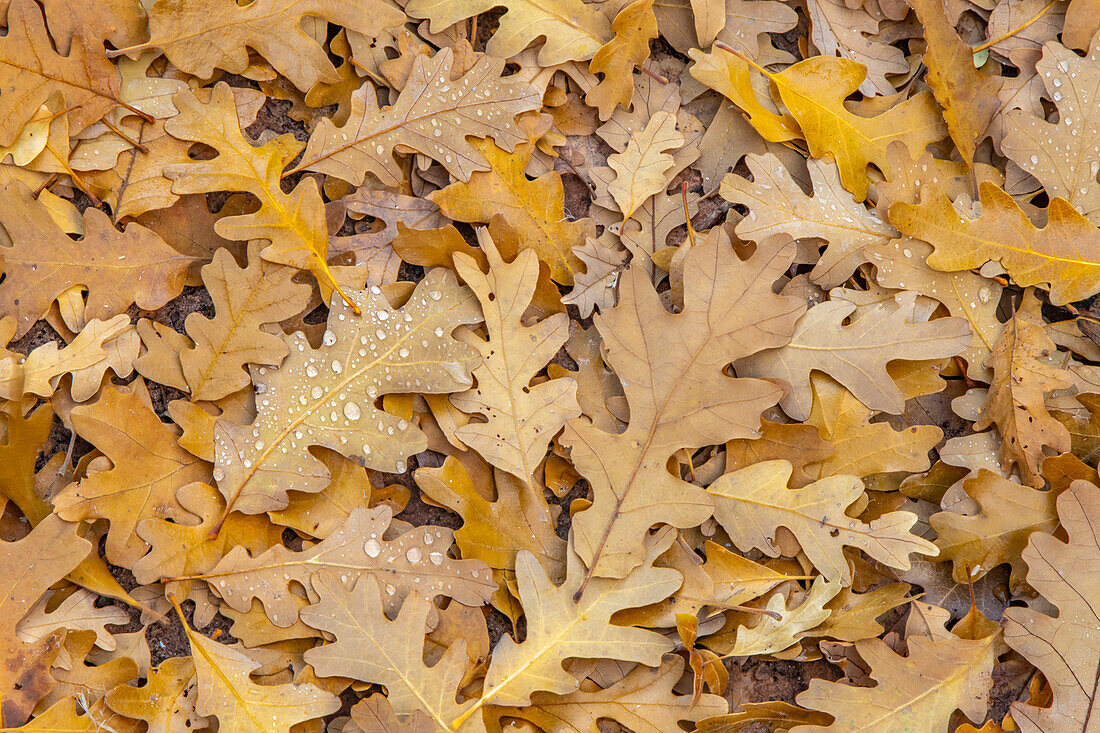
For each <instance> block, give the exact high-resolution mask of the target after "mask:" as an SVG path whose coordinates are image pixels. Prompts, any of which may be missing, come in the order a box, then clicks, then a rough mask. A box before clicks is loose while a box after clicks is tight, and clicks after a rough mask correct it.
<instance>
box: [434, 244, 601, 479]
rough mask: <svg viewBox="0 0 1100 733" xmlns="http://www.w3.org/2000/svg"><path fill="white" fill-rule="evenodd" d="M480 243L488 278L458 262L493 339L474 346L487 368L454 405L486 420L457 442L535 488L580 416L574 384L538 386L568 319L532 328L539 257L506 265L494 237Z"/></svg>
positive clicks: (471, 263)
mask: <svg viewBox="0 0 1100 733" xmlns="http://www.w3.org/2000/svg"><path fill="white" fill-rule="evenodd" d="M478 240H479V242H480V244H481V250H482V252H484V254H485V257H486V258H487V260H488V265H489V266H488V273H483V272H482V270H481V268H480V267H478V264H477V262H476V261H475V260H474V259H473V258H472V257H469V256H468V255H464V254H456V255H455V256H454V258H455V259H454V262H455V271H456V272H457V273H458V275H459V277H461V278H462V279H463V281H465V283H466V285H467V286H468V287H469V288H470V289H471V290H473V291H474V295H476V296H477V299H478V300H479V301H480V302H481V311H482V314H483V315H484V318H485V327H486V330H487V331H488V335H489V338H488V339H487V340H485V341H482V340H480V339H477V340H476V341H473V345H474V348H476V349H477V350H478V351H479V352H480V354H481V364H480V365H478V366H477V367H475V368H474V369H473V377H474V379H475V380H476V382H475V385H474V386H473V387H471V388H470V389H469V390H467V391H465V392H458V393H456V394H452V395H451V403H452V404H454V406H455V407H457V408H458V409H460V410H462V411H463V412H466V413H470V414H475V415H480V416H482V417H483V418H484V421H483V422H470V423H467V424H466V425H463V426H461V427H459V428H458V429H457V430H456V431H455V435H456V436H457V437H458V438H459V440H461V441H462V442H463V443H465V444H466V445H467V446H469V447H470V448H472V449H474V450H475V451H477V452H478V453H480V454H481V456H482V457H483V458H484V459H485V460H486V461H488V462H489V463H490V464H492V465H494V466H496V467H497V468H499V469H501V470H503V471H508V472H509V473H511V474H513V475H514V476H516V477H517V478H519V479H520V480H522V481H524V482H531V481H532V477H533V476H534V474H535V470H536V469H537V468H538V465H539V464H540V463H541V462H542V459H543V458H545V457H546V449H547V446H548V445H549V443H550V441H551V440H552V439H553V438H554V436H555V435H556V434H557V433H558V432H559V431H560V430H561V428H562V426H563V425H565V422H566V420H569V419H571V418H575V417H578V416H579V415H580V414H581V411H580V407H579V406H578V405H577V398H576V394H577V385H576V382H574V381H573V380H572V379H554V380H549V381H546V382H542V383H541V384H535V385H533V384H531V380H532V379H533V378H534V377H535V375H536V374H537V373H538V372H540V371H541V370H542V369H543V367H545V366H546V363H547V362H549V361H550V359H552V358H553V357H554V355H555V354H556V353H557V352H558V349H560V348H561V347H562V345H563V344H564V343H565V340H566V338H567V337H568V334H569V318H568V316H566V315H565V314H564V313H557V314H555V315H553V316H550V317H549V318H546V319H544V320H542V321H539V322H537V323H530V324H528V325H525V324H524V322H523V314H524V311H526V310H527V307H528V306H529V305H530V303H531V298H532V296H533V295H534V292H535V287H536V285H537V282H538V272H539V261H538V258H537V257H536V256H535V253H534V252H531V251H530V250H526V251H523V252H520V253H519V254H518V255H517V256H516V259H515V261H513V262H511V263H506V262H504V260H503V259H502V258H501V256H500V253H499V252H498V251H497V249H496V246H495V245H494V244H493V241H492V238H491V237H490V236H489V234H488V232H479V233H478Z"/></svg>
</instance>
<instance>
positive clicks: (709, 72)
mask: <svg viewBox="0 0 1100 733" xmlns="http://www.w3.org/2000/svg"><path fill="white" fill-rule="evenodd" d="M689 53H690V55H691V58H692V60H693V61H694V62H695V64H694V65H693V66H692V67H691V75H692V76H693V77H695V78H696V79H697V80H698V81H700V82H701V83H703V84H705V85H707V86H708V87H710V88H711V89H714V90H715V91H717V92H718V93H719V94H722V95H723V96H725V97H726V99H728V100H730V101H731V102H733V103H734V104H735V105H737V107H738V108H739V109H741V110H742V112H743V113H744V114H745V115H746V119H747V120H748V121H749V123H750V124H751V125H752V126H753V128H754V129H755V130H756V131H757V132H758V133H759V134H760V137H762V138H764V139H765V140H768V141H770V142H777V143H778V142H787V141H789V140H798V139H800V138H801V137H802V130H801V129H800V128H799V126H798V123H797V122H795V121H794V120H793V119H792V118H791V117H790V116H789V115H787V114H785V113H782V112H779V111H777V110H776V109H775V108H774V105H773V106H772V107H771V108H769V107H768V106H765V105H764V103H763V102H761V101H760V98H759V97H758V96H757V93H756V91H755V89H754V88H753V86H752V82H753V79H752V74H753V71H754V67H753V65H752V63H751V62H750V61H749V60H748V59H746V58H744V57H742V56H741V55H739V54H734V53H730V52H728V51H725V50H722V49H715V50H713V51H711V52H710V53H709V54H704V53H703V52H702V51H700V50H699V49H696V48H693V49H691V50H690V51H689ZM769 101H770V100H769Z"/></svg>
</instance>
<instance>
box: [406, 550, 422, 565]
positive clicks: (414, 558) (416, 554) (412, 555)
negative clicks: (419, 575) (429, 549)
mask: <svg viewBox="0 0 1100 733" xmlns="http://www.w3.org/2000/svg"><path fill="white" fill-rule="evenodd" d="M420 557H421V553H420V548H419V547H410V548H409V551H408V552H406V553H405V559H406V560H408V561H409V562H420Z"/></svg>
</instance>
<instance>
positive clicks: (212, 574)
mask: <svg viewBox="0 0 1100 733" xmlns="http://www.w3.org/2000/svg"><path fill="white" fill-rule="evenodd" d="M392 517H393V510H392V509H390V508H389V507H388V506H385V505H383V506H378V507H375V508H373V509H369V508H366V507H359V508H357V509H354V510H353V511H352V512H351V514H349V515H348V518H347V521H345V522H344V524H343V525H341V526H340V528H339V529H337V530H336V531H335V532H333V533H332V534H330V535H329V536H328V537H326V538H325V539H323V540H322V541H321V542H319V543H317V544H316V545H313V546H312V547H310V548H308V549H303V550H302V551H300V552H293V551H291V550H288V549H287V548H285V547H283V546H282V545H280V544H277V543H276V544H273V545H270V548H269V549H268V550H267V551H266V552H263V553H261V554H256V555H250V554H249V552H248V551H247V550H246V549H245V548H244V547H240V546H237V547H234V548H233V549H232V550H230V551H229V552H228V553H227V554H226V555H225V557H224V558H222V559H221V560H220V561H219V562H218V563H217V565H216V566H215V567H213V568H211V569H210V570H209V572H203V573H201V574H197V575H193V576H189V577H188V578H186V579H202V580H205V581H207V582H208V583H209V584H210V587H211V588H212V589H213V590H214V591H215V592H216V593H217V594H218V595H219V596H221V597H222V599H223V600H224V601H225V602H226V603H227V604H229V605H230V606H231V607H232V608H235V609H236V610H238V611H242V612H243V611H247V610H248V609H249V608H250V607H251V606H252V601H253V599H259V601H260V602H261V603H262V604H263V607H264V612H265V613H266V614H267V616H268V618H270V619H271V622H272V623H273V624H275V625H276V626H281V627H286V626H289V625H291V624H293V623H294V622H295V621H297V620H298V605H299V604H298V603H297V601H298V600H299V599H298V597H297V596H296V595H294V594H293V593H292V592H291V589H292V587H293V586H296V585H300V586H302V587H303V588H306V589H307V590H309V589H311V587H312V586H310V578H312V577H314V576H315V575H316V574H317V573H319V572H321V571H323V570H329V571H331V572H333V573H336V574H338V575H334V577H338V578H339V580H340V582H341V583H342V584H343V586H344V587H345V588H346V589H347V590H349V591H350V590H351V588H352V586H353V585H354V584H355V583H356V582H357V580H358V579H359V578H361V577H363V576H370V577H372V578H374V579H375V580H377V581H378V586H379V588H381V589H383V590H384V591H385V593H384V596H383V598H384V607H385V609H386V610H387V611H388V612H390V613H392V612H393V611H395V610H396V609H397V607H398V606H399V605H400V604H401V603H402V602H407V601H406V599H407V598H408V597H409V596H410V595H415V596H419V597H422V598H424V599H426V600H433V599H434V598H435V597H436V596H437V595H442V596H447V597H448V598H453V599H455V600H456V601H458V602H459V603H463V604H466V605H468V606H480V605H482V604H484V603H485V602H486V601H487V600H488V599H489V598H490V597H491V596H492V594H493V591H494V590H496V584H495V583H493V579H492V574H491V573H490V572H489V569H488V568H487V567H486V566H485V565H484V564H483V563H481V562H480V561H479V560H454V559H452V558H451V557H450V556H448V554H447V552H448V550H449V549H450V547H451V544H452V542H453V539H452V533H451V530H449V529H447V528H445V527H433V526H423V527H416V528H415V529H410V530H408V531H404V532H401V534H399V535H397V536H394V537H392V538H388V539H387V538H386V537H385V535H386V533H387V530H389V528H390V521H391V519H392ZM316 598H317V596H316V595H314V594H310V599H311V600H316Z"/></svg>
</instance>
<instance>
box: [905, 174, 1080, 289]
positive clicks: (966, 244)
mask: <svg viewBox="0 0 1100 733" xmlns="http://www.w3.org/2000/svg"><path fill="white" fill-rule="evenodd" d="M978 190H979V195H980V200H981V212H982V213H981V215H980V216H977V217H973V216H967V215H963V214H961V213H960V212H959V211H958V210H957V209H956V208H955V207H954V206H953V205H952V203H951V201H950V200H949V199H948V198H947V197H946V196H944V195H943V194H942V193H939V192H938V191H937V190H936V189H934V188H931V187H927V188H925V190H924V191H923V192H922V197H921V198H922V200H921V203H920V204H906V203H897V204H894V205H893V206H891V207H890V223H891V224H893V225H894V226H895V227H897V229H898V230H899V231H901V233H902V234H907V235H909V236H911V237H916V238H917V239H923V240H924V241H926V242H928V243H929V244H931V245H932V246H933V247H934V248H935V252H933V253H932V254H931V255H929V257H928V264H929V265H931V266H932V267H934V268H936V269H937V270H943V271H947V272H953V271H957V270H971V269H975V268H979V267H981V266H982V265H984V264H985V263H986V262H1000V263H1001V264H1002V265H1004V268H1005V269H1006V270H1008V274H1009V275H1011V276H1012V278H1013V280H1015V281H1016V282H1017V284H1019V285H1022V286H1024V287H1026V286H1029V285H1040V286H1044V287H1046V288H1048V289H1049V290H1050V300H1051V302H1052V303H1053V304H1055V305H1065V304H1066V303H1070V302H1073V301H1076V300H1083V299H1085V298H1087V297H1089V296H1091V295H1095V294H1096V293H1097V292H1100V231H1098V230H1097V228H1096V226H1095V225H1094V224H1092V222H1090V221H1089V220H1087V219H1086V218H1085V217H1083V216H1081V214H1080V213H1078V211H1077V210H1076V209H1074V208H1073V207H1072V206H1071V205H1070V204H1069V203H1068V202H1066V201H1065V200H1064V199H1060V198H1054V199H1051V202H1050V206H1049V207H1048V208H1047V224H1046V226H1045V227H1043V228H1042V229H1038V228H1036V227H1035V225H1034V224H1032V223H1031V221H1030V220H1029V219H1028V218H1027V215H1026V214H1025V213H1024V212H1023V210H1022V209H1020V207H1019V205H1018V204H1017V203H1016V202H1015V200H1013V198H1012V197H1011V196H1009V195H1008V194H1007V193H1005V191H1004V190H1003V189H1001V188H999V187H997V186H995V185H994V184H992V183H989V182H987V181H986V182H983V183H982V184H981V186H980V187H979V189H978Z"/></svg>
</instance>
